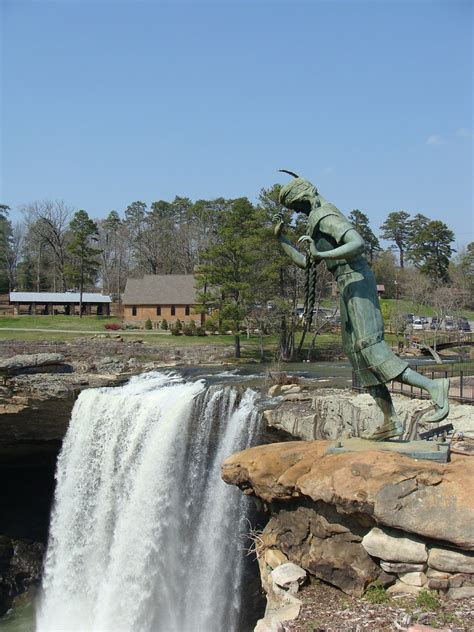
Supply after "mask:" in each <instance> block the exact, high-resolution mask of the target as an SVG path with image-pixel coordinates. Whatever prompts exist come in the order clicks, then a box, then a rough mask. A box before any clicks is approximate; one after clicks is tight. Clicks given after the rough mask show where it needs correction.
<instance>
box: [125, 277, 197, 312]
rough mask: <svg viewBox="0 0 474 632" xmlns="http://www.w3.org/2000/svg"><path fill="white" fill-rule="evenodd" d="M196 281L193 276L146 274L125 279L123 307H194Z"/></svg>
mask: <svg viewBox="0 0 474 632" xmlns="http://www.w3.org/2000/svg"><path fill="white" fill-rule="evenodd" d="M195 283H196V279H195V278H194V275H193V274H146V275H145V276H144V277H143V278H142V279H127V285H126V286H125V292H124V294H123V304H124V305H195V304H196V302H197V298H196V294H197V292H196V288H195V287H194V285H195Z"/></svg>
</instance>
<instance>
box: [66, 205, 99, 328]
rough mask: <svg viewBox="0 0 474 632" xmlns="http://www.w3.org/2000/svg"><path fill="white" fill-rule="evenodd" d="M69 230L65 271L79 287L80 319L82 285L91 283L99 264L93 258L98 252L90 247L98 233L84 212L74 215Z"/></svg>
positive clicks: (80, 314) (93, 223)
mask: <svg viewBox="0 0 474 632" xmlns="http://www.w3.org/2000/svg"><path fill="white" fill-rule="evenodd" d="M69 229H70V232H71V240H70V242H69V244H68V246H67V249H68V251H69V253H70V254H71V256H72V262H70V263H69V264H68V268H67V271H68V276H69V278H70V279H71V281H73V282H75V283H76V284H78V285H79V316H80V317H81V318H82V295H83V292H84V283H85V282H87V281H88V282H92V280H93V279H94V277H95V275H96V274H97V270H98V268H99V262H98V260H97V259H96V258H95V257H97V256H98V255H99V250H98V249H97V248H96V247H94V246H92V242H94V241H97V234H98V232H97V226H96V224H95V222H94V221H93V220H92V219H91V218H90V217H89V215H88V214H87V212H86V211H84V210H80V211H77V212H76V213H75V214H74V217H73V219H72V220H71V222H70V224H69Z"/></svg>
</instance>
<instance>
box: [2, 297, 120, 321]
mask: <svg viewBox="0 0 474 632" xmlns="http://www.w3.org/2000/svg"><path fill="white" fill-rule="evenodd" d="M111 302H112V299H111V298H110V296H108V295H107V294H95V293H92V292H84V293H83V294H82V313H83V314H86V315H90V314H93V313H95V314H97V315H98V316H109V315H110V304H111ZM79 303H80V294H79V292H10V304H11V305H13V313H14V314H15V315H20V314H60V313H61V314H66V315H68V316H71V315H74V314H76V313H77V314H79Z"/></svg>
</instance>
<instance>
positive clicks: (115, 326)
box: [104, 323, 122, 331]
mask: <svg viewBox="0 0 474 632" xmlns="http://www.w3.org/2000/svg"><path fill="white" fill-rule="evenodd" d="M104 327H105V329H111V330H112V331H118V330H119V329H122V325H121V324H120V323H105V325H104Z"/></svg>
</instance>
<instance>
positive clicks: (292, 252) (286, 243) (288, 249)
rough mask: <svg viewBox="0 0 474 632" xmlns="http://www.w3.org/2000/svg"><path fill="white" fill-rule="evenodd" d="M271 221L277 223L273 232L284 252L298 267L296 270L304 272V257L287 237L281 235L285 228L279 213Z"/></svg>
mask: <svg viewBox="0 0 474 632" xmlns="http://www.w3.org/2000/svg"><path fill="white" fill-rule="evenodd" d="M273 219H274V221H276V222H277V224H276V226H275V230H274V232H275V235H276V237H277V238H278V241H279V242H280V243H281V246H282V248H283V250H284V252H285V253H286V254H287V255H288V256H289V257H290V259H291V260H292V261H293V263H295V264H296V265H297V266H298V268H302V269H303V270H304V269H305V268H306V256H305V255H303V254H301V252H299V251H298V250H297V249H296V248H295V247H294V246H293V244H292V243H291V241H290V240H289V239H288V237H287V236H286V235H284V234H283V230H284V226H285V223H284V220H283V216H282V215H281V214H280V213H277V214H276V215H274V217H273Z"/></svg>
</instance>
